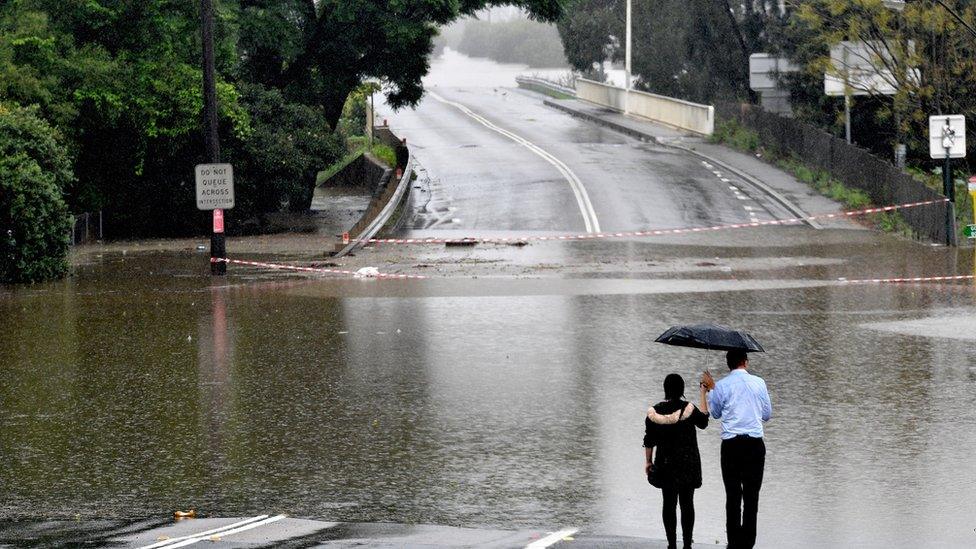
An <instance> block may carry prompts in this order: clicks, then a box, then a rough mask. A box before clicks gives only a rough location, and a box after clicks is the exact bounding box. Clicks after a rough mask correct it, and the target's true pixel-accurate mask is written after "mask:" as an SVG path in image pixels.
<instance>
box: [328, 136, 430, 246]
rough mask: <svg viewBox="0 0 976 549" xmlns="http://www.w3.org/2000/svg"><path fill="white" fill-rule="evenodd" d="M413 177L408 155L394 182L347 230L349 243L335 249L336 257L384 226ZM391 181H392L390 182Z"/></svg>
mask: <svg viewBox="0 0 976 549" xmlns="http://www.w3.org/2000/svg"><path fill="white" fill-rule="evenodd" d="M412 179H413V158H412V155H410V156H408V158H407V162H406V164H405V166H403V173H402V174H401V175H400V178H399V179H398V180H397V181H396V182H395V183H396V184H395V185H393V184H390V183H388V184H387V185H386V188H385V189H383V192H382V193H380V194H379V195H378V196H377V197H375V198H373V200H372V201H371V202H370V203H369V207H368V208H366V213H364V214H363V217H362V218H361V219H360V220H359V222H358V223H356V225H355V227H353V229H352V230H350V231H349V243H348V244H344V245H342V247H341V248H340V249H339V250H337V251H336V254H335V255H336V257H342V256H344V255H346V254H348V253H350V252H352V251H354V250H356V249H358V248H361V247H363V246H364V245H366V244H367V243H368V242H369V240H370V239H371V238H373V237H375V236H376V233H378V232H380V230H381V229H382V228H383V227H384V226H386V224H387V222H389V221H390V217H392V216H393V213H394V212H396V210H397V208H398V207H399V206H400V203H401V202H402V201H403V199H404V198H405V197H406V196H407V195H408V194H409V189H410V183H411V180H412ZM391 183H392V182H391Z"/></svg>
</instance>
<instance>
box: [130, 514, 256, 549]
mask: <svg viewBox="0 0 976 549" xmlns="http://www.w3.org/2000/svg"><path fill="white" fill-rule="evenodd" d="M266 518H268V515H258V516H256V517H251V518H249V519H244V520H242V521H239V522H234V523H232V524H225V525H224V526H221V527H220V528H214V529H212V530H206V531H203V532H198V533H196V534H190V535H188V536H180V537H176V538H170V539H164V540H163V541H157V542H156V543H153V544H152V545H143V546H142V547H140V548H139V549H156V548H157V547H169V546H170V544H171V543H176V542H179V541H183V540H186V539H191V538H196V537H199V536H210V535H213V534H217V533H219V532H223V531H224V530H229V529H231V528H237V527H238V526H244V525H245V524H248V523H251V522H254V521H258V520H264V519H266Z"/></svg>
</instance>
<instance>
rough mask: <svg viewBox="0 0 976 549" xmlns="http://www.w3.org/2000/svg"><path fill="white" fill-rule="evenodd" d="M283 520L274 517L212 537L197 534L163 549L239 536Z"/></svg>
mask: <svg viewBox="0 0 976 549" xmlns="http://www.w3.org/2000/svg"><path fill="white" fill-rule="evenodd" d="M283 518H285V515H275V516H273V517H270V518H266V519H264V520H260V521H258V522H252V523H250V524H245V525H244V526H240V527H238V528H234V529H233V530H223V531H221V532H218V533H217V534H212V535H203V534H197V535H196V536H194V537H192V538H190V539H186V540H183V541H181V542H179V543H174V544H172V545H166V546H165V549H171V548H173V547H186V546H187V545H193V544H195V543H200V542H201V541H206V540H209V539H210V538H212V537H213V536H214V535H216V536H218V537H220V538H225V537H227V536H230V535H233V534H239V533H241V532H245V531H247V530H251V529H253V528H258V527H259V526H266V525H268V524H271V523H272V522H277V521H279V520H281V519H283Z"/></svg>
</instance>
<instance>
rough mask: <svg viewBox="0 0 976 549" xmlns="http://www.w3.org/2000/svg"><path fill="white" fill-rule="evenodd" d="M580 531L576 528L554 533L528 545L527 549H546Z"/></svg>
mask: <svg viewBox="0 0 976 549" xmlns="http://www.w3.org/2000/svg"><path fill="white" fill-rule="evenodd" d="M578 531H579V530H577V529H576V528H571V529H569V530H560V531H558V532H553V533H551V534H549V535H548V536H546V537H544V538H541V539H537V540H535V541H533V542H532V543H530V544H528V545H526V546H525V549H545V548H546V547H549V546H550V545H555V544H557V543H559V542H560V541H561V540H562V539H563V538H565V537H568V536H572V535H573V534H575V533H576V532H578Z"/></svg>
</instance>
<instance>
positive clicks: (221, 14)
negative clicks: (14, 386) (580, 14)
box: [0, 0, 564, 237]
mask: <svg viewBox="0 0 976 549" xmlns="http://www.w3.org/2000/svg"><path fill="white" fill-rule="evenodd" d="M563 3H564V0H517V1H501V2H492V1H487V0H384V1H376V0H217V1H216V2H215V5H216V7H217V12H216V15H217V20H216V42H217V43H216V54H217V59H216V65H217V72H218V75H217V76H218V79H217V80H218V84H217V88H218V104H219V110H220V112H219V119H220V133H221V141H222V149H223V150H224V151H225V155H226V156H227V158H228V159H231V160H233V161H234V162H236V163H238V164H239V168H238V169H237V170H235V176H236V180H237V183H238V189H239V190H238V204H239V207H238V208H235V210H233V211H231V212H228V214H229V216H230V218H231V221H232V223H231V225H230V226H234V224H233V221H234V220H235V218H244V217H247V216H254V215H258V216H260V215H263V214H264V213H267V212H273V211H276V210H278V209H281V208H288V209H291V210H301V209H304V208H308V206H309V203H310V199H311V191H312V188H313V186H314V182H315V173H316V171H318V170H321V169H325V168H327V167H328V166H329V165H330V164H331V163H333V162H335V161H336V160H338V158H339V157H340V156H341V155H342V150H341V146H340V145H339V144H338V142H337V140H336V138H335V137H334V135H333V134H334V131H335V130H336V128H337V126H338V125H339V120H340V118H341V116H342V110H343V105H344V104H345V101H346V98H347V96H348V95H349V93H350V92H351V91H352V90H354V89H356V88H357V87H358V86H359V85H360V84H361V83H363V81H364V80H367V79H376V80H378V81H380V82H382V84H383V89H384V92H385V93H386V94H387V99H388V102H389V104H390V105H392V106H394V107H402V106H408V105H413V104H415V103H416V102H417V101H419V100H420V98H421V97H422V95H423V87H422V82H421V80H422V78H423V76H424V75H425V74H426V73H427V71H428V68H429V65H428V55H429V53H430V51H431V50H432V47H433V46H432V39H433V37H434V36H435V34H436V31H437V27H438V26H439V25H442V24H445V23H448V22H450V21H452V20H454V19H455V18H458V17H460V16H463V15H467V14H472V13H474V12H476V11H477V10H480V9H483V8H484V7H486V6H489V5H495V4H497V5H502V4H507V5H513V6H520V7H523V8H525V9H527V10H528V11H529V12H530V13H531V14H532V15H533V17H536V18H538V19H542V20H547V21H552V20H555V19H557V18H558V17H559V16H560V15H561V14H562V5H563ZM200 58H201V43H200V14H199V2H196V1H188V0H5V1H4V2H0V99H3V100H5V101H9V102H10V103H11V104H17V105H23V106H31V105H33V106H36V107H37V111H36V112H37V115H38V116H40V117H41V118H43V119H45V120H47V121H49V122H50V123H51V124H52V125H53V126H54V127H55V128H57V129H58V130H59V131H60V133H61V134H63V135H64V136H65V143H66V146H67V150H68V153H69V155H70V158H71V159H72V164H73V166H72V167H73V172H74V175H75V178H74V179H73V180H72V182H71V183H70V184H68V185H67V186H66V187H65V188H64V189H63V190H62V192H63V193H64V195H65V199H66V201H67V203H68V205H69V206H70V208H71V210H72V211H75V212H84V211H93V210H98V209H102V210H105V211H106V214H107V215H106V217H105V219H106V229H107V232H108V234H110V235H115V236H120V237H121V236H124V237H130V236H143V235H146V236H148V235H177V234H188V233H193V232H199V231H202V230H204V229H205V228H206V227H207V222H206V216H205V215H203V214H200V213H199V212H197V211H196V209H195V205H194V202H193V180H192V177H193V169H192V166H193V165H194V164H196V163H199V162H201V161H203V158H202V156H203V154H202V151H203V147H202V116H201V110H202V104H203V101H202V94H201V82H202V74H201V70H200V65H201V62H200ZM242 193H243V194H242Z"/></svg>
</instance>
